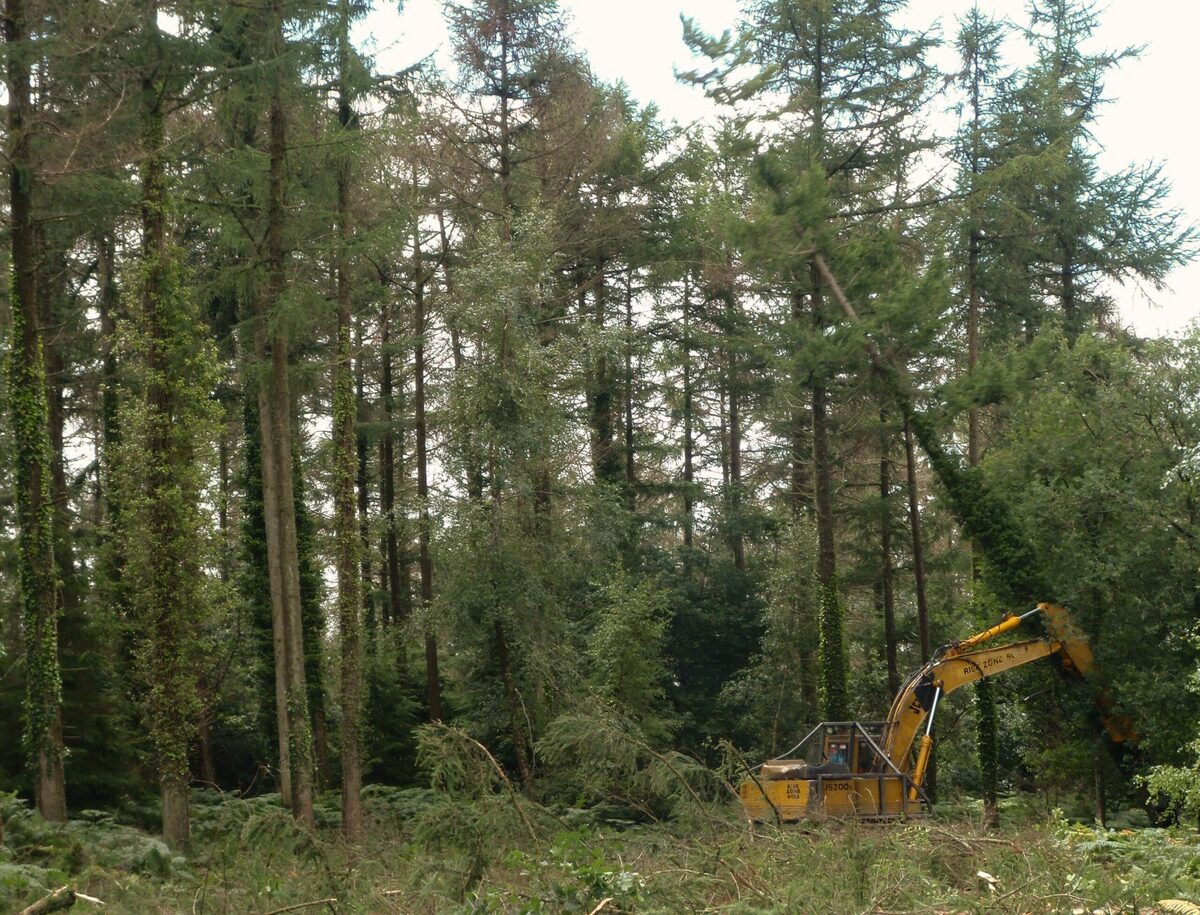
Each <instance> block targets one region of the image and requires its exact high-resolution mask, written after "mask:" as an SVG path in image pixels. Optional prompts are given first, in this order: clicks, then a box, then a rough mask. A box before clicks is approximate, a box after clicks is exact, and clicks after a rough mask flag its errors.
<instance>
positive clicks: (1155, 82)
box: [361, 0, 1200, 334]
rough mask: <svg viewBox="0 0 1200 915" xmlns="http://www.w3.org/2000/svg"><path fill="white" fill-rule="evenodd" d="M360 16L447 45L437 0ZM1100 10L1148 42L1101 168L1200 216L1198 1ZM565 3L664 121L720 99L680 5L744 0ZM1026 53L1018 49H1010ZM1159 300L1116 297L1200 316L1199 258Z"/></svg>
mask: <svg viewBox="0 0 1200 915" xmlns="http://www.w3.org/2000/svg"><path fill="white" fill-rule="evenodd" d="M969 2H970V0H911V2H910V3H909V6H908V9H907V10H906V11H905V14H904V18H903V20H902V24H903V25H905V26H907V27H909V28H912V29H921V30H924V29H930V28H933V29H937V30H940V31H941V32H942V33H943V34H944V35H946V36H947V37H951V36H953V33H954V30H955V25H954V22H955V17H956V16H957V15H960V14H961V13H962V12H963V11H964V10H965V9H967V8H968V5H969ZM378 5H379V7H380V8H379V9H377V10H376V11H375V12H374V13H372V15H371V16H370V17H369V19H368V20H367V21H366V22H365V23H364V24H363V25H362V27H361V33H362V35H363V36H364V38H366V39H368V40H369V41H370V42H372V43H373V44H374V46H375V47H374V49H375V53H376V55H377V60H378V64H379V67H380V68H381V69H382V70H384V71H388V70H394V69H398V68H400V67H403V66H406V65H408V64H410V63H412V62H414V61H416V60H419V59H421V58H423V57H426V56H428V55H430V54H433V55H435V56H434V59H435V60H438V59H439V56H441V55H439V51H443V50H444V48H445V44H446V30H445V26H444V24H443V21H442V15H441V2H440V0H408V2H407V3H406V4H405V7H404V12H403V13H399V14H398V13H397V12H396V4H395V3H393V2H379V3H378ZM979 5H980V7H981V8H982V9H984V10H985V11H988V12H991V13H993V14H996V15H1002V16H1008V17H1010V18H1013V19H1015V20H1017V21H1023V19H1024V15H1023V10H1024V3H1023V2H1022V0H1009V2H1003V0H993V2H987V0H981V2H980V4H979ZM1100 5H1101V8H1102V9H1103V12H1102V16H1101V26H1100V29H1099V30H1098V31H1097V34H1096V36H1095V39H1094V42H1093V45H1092V47H1093V49H1095V50H1100V49H1116V48H1121V47H1125V46H1129V45H1144V46H1145V50H1144V52H1143V54H1142V57H1141V58H1140V59H1138V60H1134V61H1127V62H1126V63H1125V64H1123V65H1122V67H1121V69H1120V70H1118V71H1116V72H1114V73H1112V74H1110V76H1109V79H1108V81H1107V90H1108V95H1109V97H1111V98H1112V99H1113V102H1112V104H1110V105H1109V106H1108V107H1107V108H1106V109H1105V110H1104V113H1103V114H1102V116H1101V119H1100V122H1099V124H1098V126H1097V129H1096V134H1097V137H1098V139H1099V141H1100V142H1101V143H1103V144H1104V147H1105V150H1104V153H1103V156H1102V158H1101V163H1102V166H1103V167H1104V168H1105V169H1106V170H1110V171H1116V170H1118V169H1120V168H1122V167H1124V166H1125V165H1128V164H1130V163H1133V162H1143V161H1146V160H1150V159H1153V160H1156V161H1161V162H1164V163H1165V166H1166V167H1165V171H1166V174H1167V176H1168V177H1169V178H1170V180H1171V182H1172V183H1173V185H1174V198H1173V204H1174V205H1175V206H1178V207H1181V208H1182V209H1183V210H1184V211H1185V212H1186V213H1187V218H1188V221H1189V222H1195V221H1197V220H1200V168H1198V167H1197V166H1198V165H1200V154H1198V149H1200V143H1198V141H1200V130H1198V129H1197V126H1196V116H1195V115H1194V114H1193V115H1188V114H1187V111H1188V110H1189V108H1192V109H1193V110H1194V108H1195V101H1194V100H1192V96H1193V86H1194V85H1195V80H1196V77H1195V65H1196V61H1195V58H1196V55H1197V50H1196V36H1197V35H1198V34H1200V3H1193V2H1191V0H1111V2H1110V3H1108V4H1107V6H1105V5H1104V4H1103V3H1101V4H1100ZM560 6H561V7H562V8H563V9H564V10H565V11H566V12H567V13H568V15H569V17H570V19H571V22H572V32H573V34H574V38H575V42H576V44H577V45H578V46H579V47H580V48H581V49H582V50H583V51H584V52H585V53H586V55H587V58H588V60H589V61H590V62H591V65H592V68H593V70H594V71H595V73H596V75H597V76H599V77H600V78H601V79H603V80H605V81H608V82H616V81H617V80H623V81H624V82H625V83H626V85H628V87H629V90H630V92H631V94H632V95H633V96H634V97H635V98H636V99H638V101H640V102H642V103H643V104H646V103H649V102H654V103H655V104H656V105H657V106H658V107H659V109H660V110H661V111H662V112H663V115H664V116H665V117H666V118H667V119H673V120H676V121H679V122H680V123H689V122H692V121H694V120H697V119H700V118H704V117H705V116H706V115H708V114H709V113H710V112H711V111H712V110H713V109H712V107H711V105H710V104H709V103H708V101H707V100H706V99H705V98H704V95H703V93H701V92H700V91H698V90H696V89H694V88H691V87H689V86H684V85H680V84H679V83H678V82H677V81H676V79H675V75H674V73H675V70H676V69H679V70H687V69H690V68H692V66H693V61H692V58H691V56H690V54H689V53H688V49H687V48H686V47H685V46H684V44H683V41H682V38H681V35H682V27H681V25H680V19H679V17H680V14H681V13H685V14H686V15H688V16H691V17H692V18H693V19H695V20H696V21H697V22H698V23H699V24H700V25H701V26H703V27H704V28H705V29H706V30H708V31H710V32H716V33H719V32H721V31H722V30H724V29H727V28H730V27H732V26H733V25H734V22H735V20H736V18H737V9H738V3H737V0H560ZM1011 51H1012V54H1013V55H1014V56H1015V55H1019V54H1020V53H1021V48H1020V47H1014V48H1012V49H1011ZM945 54H946V51H945V49H943V51H942V52H941V56H940V57H939V58H937V60H939V61H940V62H944V63H945V65H946V66H947V67H949V66H952V64H953V58H952V57H950V58H947V57H946V56H945ZM1146 292H1148V293H1149V294H1150V296H1151V298H1152V300H1153V301H1147V300H1146V296H1145V295H1143V294H1141V293H1138V292H1136V291H1134V290H1127V291H1125V292H1123V293H1121V294H1120V295H1119V300H1120V302H1121V311H1122V315H1123V317H1124V319H1125V321H1126V322H1128V323H1130V324H1132V325H1133V326H1134V327H1135V328H1137V330H1138V331H1139V332H1141V333H1143V334H1162V333H1177V332H1179V331H1180V330H1181V329H1183V328H1184V327H1185V326H1186V325H1187V324H1188V323H1189V322H1191V321H1193V320H1196V319H1197V318H1200V263H1194V264H1192V265H1190V266H1188V267H1186V268H1183V269H1180V270H1177V271H1176V272H1175V273H1174V274H1173V275H1172V277H1171V279H1170V288H1169V289H1167V290H1165V291H1163V292H1160V293H1155V292H1154V291H1153V290H1146Z"/></svg>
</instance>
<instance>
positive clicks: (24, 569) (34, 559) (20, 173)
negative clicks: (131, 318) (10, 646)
mask: <svg viewBox="0 0 1200 915" xmlns="http://www.w3.org/2000/svg"><path fill="white" fill-rule="evenodd" d="M31 31H32V24H31V22H30V21H29V10H28V8H27V6H26V2H25V0H6V3H5V7H4V40H5V44H6V51H7V61H6V66H7V77H8V143H9V146H8V163H9V164H8V173H9V243H10V246H11V247H10V250H11V258H12V262H11V271H12V286H11V296H10V304H11V307H12V342H11V347H10V364H9V377H8V383H9V404H10V411H11V414H12V424H13V441H14V445H15V448H14V454H15V456H16V474H15V476H16V496H17V538H18V546H19V563H20V565H19V572H20V574H19V587H20V595H21V607H22V629H23V634H24V640H25V716H24V717H25V730H24V742H25V749H26V753H27V755H28V758H29V760H30V763H31V765H33V766H35V767H36V772H37V774H36V778H35V781H34V798H35V801H36V803H37V808H38V810H39V812H41V814H42V816H44V817H45V818H46V819H47V820H52V821H62V820H65V819H66V818H67V791H66V775H65V772H64V769H63V739H62V674H61V671H60V668H59V662H58V615H59V609H60V596H59V583H58V576H57V574H56V569H55V559H54V534H53V515H52V509H51V499H50V476H51V453H50V436H49V405H48V403H47V399H46V366H45V357H44V354H43V350H42V339H41V332H40V329H39V308H38V297H37V280H36V267H35V263H34V228H33V161H32V154H33V151H32V143H31V136H30V131H31V129H32V125H31V124H30V123H29V118H30V115H31V114H32V90H31V71H32V57H31V54H32V48H31V46H30V36H31Z"/></svg>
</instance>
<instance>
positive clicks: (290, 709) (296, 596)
mask: <svg viewBox="0 0 1200 915" xmlns="http://www.w3.org/2000/svg"><path fill="white" fill-rule="evenodd" d="M271 11H272V14H273V16H272V19H273V21H272V34H271V49H270V52H271V53H270V59H271V60H272V61H273V64H274V69H273V72H272V80H271V97H270V111H269V120H270V144H269V150H268V162H269V165H268V176H267V180H268V193H267V233H266V249H267V268H268V280H267V296H266V302H265V303H264V304H265V306H266V309H268V310H269V309H270V308H277V307H278V306H279V305H280V303H281V301H282V299H283V295H284V293H285V291H286V286H287V252H286V250H285V247H284V220H285V219H286V210H285V206H284V183H285V174H284V169H285V167H286V154H287V122H286V115H285V111H284V105H283V74H282V72H281V71H280V68H281V67H282V62H281V61H282V59H283V56H284V52H285V42H284V37H283V0H272V3H271ZM267 319H268V315H267V314H265V313H264V314H262V315H260V329H259V338H260V339H259V352H260V356H262V357H263V358H264V359H267V360H269V364H270V371H269V373H267V374H266V376H265V377H264V379H263V384H262V385H261V387H260V389H259V415H260V417H261V427H262V449H263V503H264V509H265V513H266V521H267V524H266V528H267V561H268V566H269V568H270V579H271V607H272V623H273V625H274V627H275V628H276V629H278V631H279V637H278V639H277V651H281V653H277V654H276V664H277V665H282V666H283V668H284V672H285V676H284V682H285V683H286V689H285V691H284V692H285V695H284V713H285V714H286V715H287V716H288V731H289V735H288V744H289V751H290V757H291V774H292V784H291V794H292V798H291V801H292V812H293V815H294V816H295V817H296V818H297V819H299V820H301V821H302V822H304V823H306V824H308V825H310V826H311V825H313V824H314V823H315V820H314V818H313V785H314V773H313V751H312V734H311V731H310V725H309V714H308V696H307V690H306V684H305V675H304V660H305V659H304V636H303V628H302V621H301V608H300V572H299V558H298V550H297V545H296V510H295V501H294V492H293V487H292V431H291V397H290V394H289V388H288V382H289V379H288V340H287V337H286V335H285V333H284V331H283V330H281V329H276V330H274V332H273V336H272V337H271V338H270V340H269V341H268V340H267V328H266V326H265V325H266V323H267ZM283 739H284V738H283V737H282V735H281V740H283Z"/></svg>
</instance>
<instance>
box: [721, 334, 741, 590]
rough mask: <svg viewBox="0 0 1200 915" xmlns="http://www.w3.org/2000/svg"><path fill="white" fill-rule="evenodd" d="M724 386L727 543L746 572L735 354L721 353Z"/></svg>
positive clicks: (738, 564)
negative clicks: (724, 369)
mask: <svg viewBox="0 0 1200 915" xmlns="http://www.w3.org/2000/svg"><path fill="white" fill-rule="evenodd" d="M725 360H726V375H725V387H726V390H727V391H728V395H727V398H728V403H729V509H730V511H729V518H728V520H727V523H728V524H729V525H730V526H731V530H730V536H729V546H730V549H731V551H732V552H733V567H734V568H735V569H737V570H738V571H739V572H744V571H746V543H745V538H744V537H743V536H742V411H741V402H740V397H741V393H740V391H739V390H738V383H739V375H738V373H739V371H740V369H739V367H738V362H737V354H736V353H734V352H733V351H732V350H727V351H726V353H725Z"/></svg>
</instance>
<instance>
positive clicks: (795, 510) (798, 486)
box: [788, 283, 814, 519]
mask: <svg viewBox="0 0 1200 915" xmlns="http://www.w3.org/2000/svg"><path fill="white" fill-rule="evenodd" d="M804 320H805V310H804V291H803V289H802V288H801V286H800V285H799V284H798V283H797V286H796V288H795V289H794V290H793V292H792V323H793V325H794V326H795V329H796V330H795V332H796V333H797V334H799V333H800V332H801V331H800V328H801V327H802V326H803V323H804ZM803 390H804V384H803V382H799V383H795V396H796V402H795V405H794V406H793V407H792V419H791V449H790V450H791V455H790V458H791V479H790V491H789V492H788V505H789V506H790V507H791V510H792V517H793V518H797V519H798V518H800V517H801V516H802V515H804V514H806V513H808V512H811V511H812V510H813V507H814V506H813V503H812V500H811V497H810V492H811V488H812V485H813V482H812V480H811V479H810V478H809V476H810V475H809V469H808V459H809V456H810V451H811V444H812V430H811V429H810V428H809V427H810V425H811V420H810V416H809V411H808V408H807V404H806V403H805V400H804V398H803V397H802V396H801V393H802V392H803Z"/></svg>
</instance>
